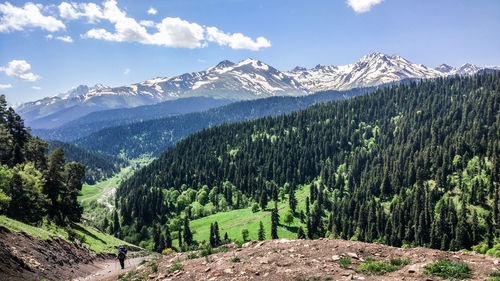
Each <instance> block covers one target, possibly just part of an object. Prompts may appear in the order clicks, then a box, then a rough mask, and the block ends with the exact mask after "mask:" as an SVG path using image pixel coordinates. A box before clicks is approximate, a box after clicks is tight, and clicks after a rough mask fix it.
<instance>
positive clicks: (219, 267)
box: [130, 239, 500, 281]
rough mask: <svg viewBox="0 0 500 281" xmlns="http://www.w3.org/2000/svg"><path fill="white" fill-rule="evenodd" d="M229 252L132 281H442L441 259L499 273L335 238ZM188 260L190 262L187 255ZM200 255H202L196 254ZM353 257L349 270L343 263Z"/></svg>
mask: <svg viewBox="0 0 500 281" xmlns="http://www.w3.org/2000/svg"><path fill="white" fill-rule="evenodd" d="M228 248H229V249H228V251H227V252H219V253H217V254H212V255H210V256H207V257H197V258H196V257H195V256H194V255H193V253H191V254H190V253H174V254H170V255H168V256H163V257H162V258H160V259H157V260H154V259H153V261H151V262H148V263H145V264H143V265H140V266H139V267H138V268H137V270H136V271H134V272H132V273H131V276H130V277H131V280H134V279H133V278H135V277H139V278H140V280H146V279H148V280H217V281H219V280H266V281H274V280H441V278H439V277H435V276H431V275H427V274H425V273H424V268H423V266H424V265H426V264H430V263H433V262H436V261H438V260H440V259H444V258H447V259H450V260H453V261H460V262H465V263H467V264H468V265H469V267H470V268H471V269H472V270H473V277H472V279H469V280H486V279H488V278H490V277H489V274H490V273H491V272H494V271H497V270H500V265H499V261H500V259H499V258H494V257H490V256H485V255H481V254H476V253H464V252H443V251H438V250H432V249H426V248H412V249H401V248H395V247H389V246H386V245H381V244H376V243H362V242H355V241H345V240H336V239H319V240H312V241H311V240H296V239H278V240H271V241H262V242H249V243H246V244H244V245H243V247H242V248H237V247H236V245H234V244H233V245H228ZM189 254H190V257H189V258H188V255H189ZM197 255H198V256H199V255H200V253H198V252H197ZM343 257H346V258H349V259H350V260H351V262H352V263H351V264H350V265H349V266H348V268H345V267H341V266H340V263H339V260H340V259H341V258H343ZM369 258H371V259H375V260H377V261H389V260H390V259H393V258H400V259H407V260H409V261H410V263H409V264H408V265H404V266H400V267H399V268H398V270H396V271H393V272H388V273H385V274H383V275H380V276H379V275H370V274H362V273H358V272H357V271H356V270H357V269H358V267H359V265H360V264H361V263H363V261H366V260H367V259H369Z"/></svg>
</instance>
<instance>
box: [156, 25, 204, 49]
mask: <svg viewBox="0 0 500 281" xmlns="http://www.w3.org/2000/svg"><path fill="white" fill-rule="evenodd" d="M156 28H157V29H158V32H157V33H154V34H152V35H151V37H150V38H151V43H152V44H155V45H163V46H167V47H178V48H189V49H193V48H201V47H203V43H202V41H203V40H204V39H205V35H204V29H203V27H201V26H200V25H199V24H197V23H190V22H188V21H185V20H182V19H180V18H164V19H163V20H162V21H161V23H159V24H157V25H156Z"/></svg>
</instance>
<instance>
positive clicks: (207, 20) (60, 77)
mask: <svg viewBox="0 0 500 281" xmlns="http://www.w3.org/2000/svg"><path fill="white" fill-rule="evenodd" d="M499 15H500V1H498V0H475V1H471V0H418V1H415V0H383V1H382V0H347V1H346V0H325V1H323V0H317V1H303V0H300V1H295V0H272V1H270V0H199V1H195V0H162V1H131V0H116V1H115V0H106V1H100V0H98V1H94V2H93V1H90V0H89V1H78V2H69V1H35V0H33V1H31V2H28V1H10V2H0V94H5V95H6V96H7V100H8V101H9V102H10V103H12V104H16V103H20V102H26V101H30V100H35V99H39V98H42V97H45V96H51V95H54V94H57V93H60V92H65V91H66V90H68V89H70V88H71V87H74V86H77V85H79V84H87V85H93V84H96V83H103V84H106V85H109V86H120V85H125V84H130V83H135V82H140V81H143V80H146V79H149V78H153V77H157V76H171V75H177V74H182V73H185V72H192V71H198V70H203V69H206V68H208V67H210V66H212V65H215V64H216V63H218V62H220V61H222V60H224V59H229V60H231V61H240V60H243V59H245V58H248V57H251V58H255V59H259V60H262V61H264V62H266V63H268V64H270V65H272V66H274V67H276V68H278V69H280V70H289V69H292V68H293V67H295V66H297V65H300V66H305V67H313V66H314V65H316V64H319V63H321V64H325V65H343V64H348V63H352V62H354V61H356V60H358V59H359V58H360V57H362V56H363V55H366V54H368V53H371V52H374V51H379V52H382V53H386V54H389V55H391V54H398V55H401V56H403V57H405V58H407V59H409V60H410V61H412V62H415V63H421V64H424V65H426V66H430V67H435V66H437V65H439V64H441V63H448V64H450V65H454V66H458V65H461V64H463V63H466V62H471V63H474V64H477V65H500V35H499V33H498V30H500V16H499Z"/></svg>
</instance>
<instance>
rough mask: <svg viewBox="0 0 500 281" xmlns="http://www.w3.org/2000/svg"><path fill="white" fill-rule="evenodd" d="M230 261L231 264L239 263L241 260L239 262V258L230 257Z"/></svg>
mask: <svg viewBox="0 0 500 281" xmlns="http://www.w3.org/2000/svg"><path fill="white" fill-rule="evenodd" d="M231 261H232V262H240V261H241V260H240V258H239V257H237V256H234V257H232V258H231Z"/></svg>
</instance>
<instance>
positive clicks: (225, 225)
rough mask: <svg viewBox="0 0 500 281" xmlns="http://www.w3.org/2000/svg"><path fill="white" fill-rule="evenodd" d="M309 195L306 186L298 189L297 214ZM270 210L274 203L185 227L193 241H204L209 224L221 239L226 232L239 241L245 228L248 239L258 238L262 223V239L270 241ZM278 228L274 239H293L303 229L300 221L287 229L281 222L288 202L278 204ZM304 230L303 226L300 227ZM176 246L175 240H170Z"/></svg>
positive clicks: (227, 213) (196, 222)
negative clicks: (218, 232)
mask: <svg viewBox="0 0 500 281" xmlns="http://www.w3.org/2000/svg"><path fill="white" fill-rule="evenodd" d="M308 195H309V186H303V187H301V188H298V190H297V191H296V193H295V197H296V198H297V200H298V204H297V211H298V212H300V210H305V198H306V196H308ZM272 208H274V201H271V202H269V204H268V205H267V210H266V211H262V210H259V211H258V212H256V213H254V212H252V208H251V207H248V208H245V209H239V210H232V211H228V212H221V213H217V214H213V215H210V216H207V217H203V218H200V219H196V220H192V221H191V222H190V224H189V226H190V228H191V231H192V232H193V236H194V239H195V240H197V241H202V240H205V241H208V240H209V235H210V224H211V223H214V222H216V221H217V222H218V224H219V231H220V234H221V236H223V235H224V233H225V232H227V234H228V236H229V238H230V239H237V240H242V237H241V230H242V229H243V228H246V229H248V230H249V239H250V240H257V239H258V233H257V232H258V229H259V223H260V221H262V223H263V224H264V230H265V232H266V239H271V209H272ZM278 209H280V210H279V215H280V226H278V236H279V237H280V238H297V230H298V228H299V226H303V224H302V223H301V222H300V219H298V218H295V220H294V222H293V223H292V224H290V226H288V225H287V224H285V222H284V216H285V214H286V212H287V211H288V210H289V207H288V199H285V200H283V201H281V202H279V203H278ZM303 227H304V226H303ZM174 244H175V245H177V240H174Z"/></svg>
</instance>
